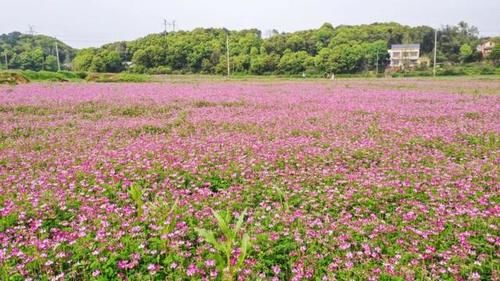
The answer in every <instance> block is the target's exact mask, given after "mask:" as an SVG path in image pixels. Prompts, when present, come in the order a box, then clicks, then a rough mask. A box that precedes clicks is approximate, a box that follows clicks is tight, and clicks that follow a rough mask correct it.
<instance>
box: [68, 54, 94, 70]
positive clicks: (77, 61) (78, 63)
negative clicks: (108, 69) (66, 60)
mask: <svg viewBox="0 0 500 281" xmlns="http://www.w3.org/2000/svg"><path fill="white" fill-rule="evenodd" d="M94 54H95V51H94V50H93V49H83V50H81V51H79V52H78V53H77V55H76V57H75V58H74V59H73V69H74V70H76V71H88V70H89V69H90V67H91V65H92V60H93V58H94Z"/></svg>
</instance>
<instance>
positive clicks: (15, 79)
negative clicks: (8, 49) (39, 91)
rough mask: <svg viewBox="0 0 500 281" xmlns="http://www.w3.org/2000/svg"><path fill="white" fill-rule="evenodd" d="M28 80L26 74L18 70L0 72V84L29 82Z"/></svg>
mask: <svg viewBox="0 0 500 281" xmlns="http://www.w3.org/2000/svg"><path fill="white" fill-rule="evenodd" d="M29 81H30V80H29V79H28V78H27V77H26V76H24V75H23V74H22V73H19V72H9V71H5V72H0V84H9V85H17V84H25V83H29Z"/></svg>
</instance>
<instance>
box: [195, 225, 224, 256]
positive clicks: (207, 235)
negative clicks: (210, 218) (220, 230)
mask: <svg viewBox="0 0 500 281" xmlns="http://www.w3.org/2000/svg"><path fill="white" fill-rule="evenodd" d="M195 230H196V232H197V233H198V235H199V236H201V237H203V239H205V241H207V242H208V243H210V244H211V245H212V246H213V247H214V248H215V249H217V250H219V251H221V252H223V253H226V247H224V245H223V244H221V243H219V242H217V239H215V235H214V232H213V231H210V230H206V229H202V228H195Z"/></svg>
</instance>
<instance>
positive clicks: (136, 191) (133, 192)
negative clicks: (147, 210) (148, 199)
mask: <svg viewBox="0 0 500 281" xmlns="http://www.w3.org/2000/svg"><path fill="white" fill-rule="evenodd" d="M143 194H144V192H143V190H142V188H141V186H140V185H139V184H137V183H134V184H132V186H131V187H130V189H129V191H128V195H129V196H130V198H131V199H132V201H134V203H135V207H136V209H137V217H142V214H143V209H142V207H143V206H144V200H143V199H142V195H143Z"/></svg>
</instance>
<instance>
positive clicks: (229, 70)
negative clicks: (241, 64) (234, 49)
mask: <svg viewBox="0 0 500 281" xmlns="http://www.w3.org/2000/svg"><path fill="white" fill-rule="evenodd" d="M226 61H227V76H228V77H229V76H230V75H231V67H230V64H229V34H226Z"/></svg>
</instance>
